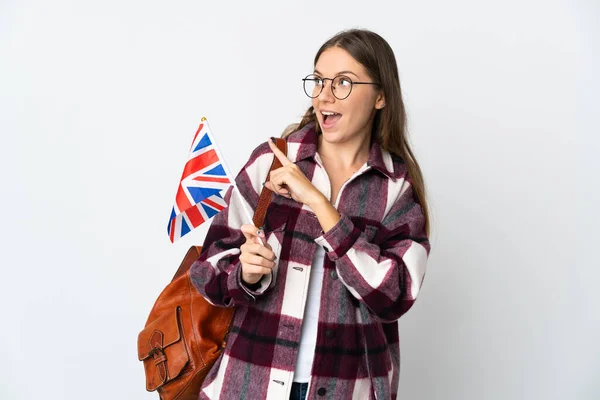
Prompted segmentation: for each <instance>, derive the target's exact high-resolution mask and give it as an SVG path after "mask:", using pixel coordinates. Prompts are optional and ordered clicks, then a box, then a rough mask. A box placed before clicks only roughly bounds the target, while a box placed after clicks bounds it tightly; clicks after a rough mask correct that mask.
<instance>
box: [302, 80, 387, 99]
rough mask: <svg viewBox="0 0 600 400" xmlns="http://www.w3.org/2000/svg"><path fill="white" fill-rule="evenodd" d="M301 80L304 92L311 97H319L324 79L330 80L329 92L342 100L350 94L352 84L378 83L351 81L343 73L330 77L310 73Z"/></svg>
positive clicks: (373, 83)
mask: <svg viewBox="0 0 600 400" xmlns="http://www.w3.org/2000/svg"><path fill="white" fill-rule="evenodd" d="M302 81H303V83H304V93H306V95H307V96H308V97H310V98H311V99H314V98H316V97H319V95H320V94H321V92H322V91H323V87H325V81H331V93H333V95H334V96H335V98H336V99H338V100H344V99H345V98H347V97H348V96H350V93H352V85H379V83H377V82H353V81H352V79H350V78H348V77H347V76H344V75H338V76H336V77H335V78H333V79H332V78H321V77H320V76H317V75H314V74H310V75H308V76H307V77H306V78H304V79H302Z"/></svg>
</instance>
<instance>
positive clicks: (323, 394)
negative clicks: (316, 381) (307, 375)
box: [317, 387, 327, 396]
mask: <svg viewBox="0 0 600 400" xmlns="http://www.w3.org/2000/svg"><path fill="white" fill-rule="evenodd" d="M325 393H327V389H325V388H324V387H322V388H319V390H317V394H318V395H319V396H325Z"/></svg>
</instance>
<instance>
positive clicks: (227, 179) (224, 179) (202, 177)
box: [194, 176, 229, 183]
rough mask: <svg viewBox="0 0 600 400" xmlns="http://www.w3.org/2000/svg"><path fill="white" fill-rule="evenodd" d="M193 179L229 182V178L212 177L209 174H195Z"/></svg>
mask: <svg viewBox="0 0 600 400" xmlns="http://www.w3.org/2000/svg"><path fill="white" fill-rule="evenodd" d="M194 180H195V181H203V182H221V183H229V178H213V177H210V176H197V177H195V178H194Z"/></svg>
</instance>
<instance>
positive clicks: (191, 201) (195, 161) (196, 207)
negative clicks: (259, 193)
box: [167, 118, 233, 242]
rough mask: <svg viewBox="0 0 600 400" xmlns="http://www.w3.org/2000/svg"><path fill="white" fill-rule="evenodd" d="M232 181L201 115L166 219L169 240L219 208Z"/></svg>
mask: <svg viewBox="0 0 600 400" xmlns="http://www.w3.org/2000/svg"><path fill="white" fill-rule="evenodd" d="M232 184H233V183H232V180H231V179H230V175H229V174H228V173H227V171H226V166H225V162H224V160H223V158H222V157H221V156H220V152H219V150H218V148H217V146H216V143H215V142H214V141H213V139H212V135H211V134H210V130H209V127H208V121H206V118H202V123H201V124H200V126H199V127H198V130H197V131H196V135H195V136H194V140H193V142H192V146H191V147H190V155H189V158H188V161H187V163H186V164H185V167H184V169H183V174H182V175H181V181H180V183H179V187H178V188H177V194H176V195H175V204H174V205H173V210H172V211H171V217H170V218H169V224H168V226H167V233H168V234H169V238H170V239H171V242H175V241H176V240H177V239H179V238H181V237H182V236H184V235H186V234H188V233H189V232H191V231H192V230H193V229H195V228H197V227H198V226H200V225H202V224H203V223H204V222H206V221H208V220H209V219H210V218H212V217H213V216H215V215H216V214H218V213H219V212H220V211H221V210H223V209H224V208H225V207H226V206H227V205H226V203H225V200H223V195H224V194H225V191H227V189H228V188H229V187H230V186H231V185H232Z"/></svg>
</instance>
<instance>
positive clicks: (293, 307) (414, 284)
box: [191, 125, 430, 400]
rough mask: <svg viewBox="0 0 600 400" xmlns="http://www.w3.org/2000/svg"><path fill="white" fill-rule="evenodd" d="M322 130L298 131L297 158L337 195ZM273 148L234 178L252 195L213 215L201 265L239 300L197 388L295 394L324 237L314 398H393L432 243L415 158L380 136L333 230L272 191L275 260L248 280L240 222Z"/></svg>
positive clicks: (233, 199) (229, 303) (213, 393)
mask: <svg viewBox="0 0 600 400" xmlns="http://www.w3.org/2000/svg"><path fill="white" fill-rule="evenodd" d="M317 138H318V134H317V133H316V132H315V130H314V129H313V125H308V126H306V127H305V128H303V129H301V130H299V131H297V132H295V133H293V134H292V135H290V136H289V137H288V138H287V140H288V158H289V159H290V160H292V161H293V162H294V163H295V164H296V165H297V166H298V167H299V168H300V169H301V170H302V172H304V174H305V175H306V176H307V177H308V179H310V180H311V181H312V183H313V185H314V186H315V187H316V188H317V189H319V190H320V191H321V192H322V193H323V194H325V195H326V196H327V197H328V198H330V196H331V188H330V182H329V178H328V176H327V174H326V172H325V169H324V168H323V164H322V162H321V159H320V157H319V154H318V153H317ZM273 157H274V156H273V153H272V152H271V150H270V149H269V146H268V144H267V143H263V144H262V145H260V146H259V147H258V148H257V149H256V150H254V152H253V153H252V155H251V157H250V160H249V161H248V162H247V163H246V165H245V166H244V167H243V168H242V170H241V172H240V173H239V175H238V176H237V178H236V182H237V185H238V188H239V190H240V192H241V194H242V195H243V196H240V195H239V194H238V193H237V192H233V191H232V190H231V189H230V190H229V191H228V192H227V194H226V196H225V199H226V201H227V203H228V204H229V207H228V208H226V209H225V210H223V211H222V212H221V213H220V214H218V215H217V216H216V217H215V218H214V220H213V222H212V225H211V227H210V229H209V231H208V233H207V236H206V240H205V243H204V248H203V252H202V254H201V256H200V258H199V259H198V261H196V262H195V263H194V264H193V265H192V270H191V275H192V280H193V283H194V285H195V286H196V288H197V289H198V291H199V292H200V293H201V294H202V295H203V296H204V297H205V298H206V299H207V300H208V301H210V302H211V303H212V304H215V305H217V306H224V307H234V306H235V307H236V312H235V316H234V319H233V324H232V327H231V330H230V333H229V335H228V338H227V345H226V347H225V350H224V351H223V353H222V355H221V357H220V358H219V359H218V360H217V362H216V364H215V366H214V367H213V368H212V369H211V371H210V372H209V374H208V376H207V378H206V380H205V381H204V384H203V387H202V390H201V393H200V399H217V398H221V399H228V400H229V399H276V400H282V399H289V396H290V390H291V386H292V380H293V377H294V364H295V362H296V356H297V354H298V349H299V343H300V333H301V328H302V318H303V315H304V307H305V304H306V299H307V291H308V290H307V289H308V285H309V276H310V269H311V264H312V260H313V255H314V254H315V251H316V249H317V246H322V247H323V248H324V250H325V252H326V254H325V260H324V270H325V273H324V275H323V286H322V291H321V299H320V310H319V323H318V331H317V344H316V349H315V356H314V361H313V366H312V372H311V378H310V382H309V388H308V396H307V398H308V399H335V400H338V399H360V400H364V399H395V398H396V396H397V392H398V380H399V368H400V346H399V340H398V323H397V320H398V318H400V316H402V315H403V314H404V313H405V312H406V311H408V309H409V308H410V307H411V306H412V305H413V303H414V302H415V299H416V297H417V294H418V293H419V290H420V288H421V284H422V281H423V277H424V274H425V267H426V263H427V258H428V256H429V251H430V245H429V241H428V238H427V235H426V233H425V219H424V216H423V211H422V208H421V206H420V205H419V204H418V203H417V202H416V201H415V197H414V194H413V190H412V186H411V184H410V177H408V176H407V167H406V165H405V164H404V162H403V161H402V158H400V157H397V156H394V155H391V154H390V153H388V152H386V151H384V150H383V149H382V148H381V146H380V145H379V144H378V143H377V142H374V143H373V145H372V146H371V150H370V155H369V160H368V162H367V163H366V164H365V165H364V166H363V167H362V168H361V169H360V170H359V171H358V172H356V173H355V174H354V175H353V176H352V177H351V178H350V179H349V180H348V181H347V182H346V183H345V184H344V185H343V186H342V188H341V190H340V193H339V195H338V200H337V202H338V204H336V208H337V210H338V212H339V213H340V214H341V216H342V217H341V219H340V221H339V222H338V223H337V224H336V225H335V226H334V227H333V228H332V229H330V230H329V231H328V232H327V233H323V230H322V228H321V226H320V224H319V222H318V220H317V218H316V215H315V214H314V213H313V212H312V211H311V209H310V208H309V207H307V206H305V205H302V204H301V203H297V202H296V201H294V200H292V199H287V198H284V197H281V196H274V198H273V201H272V203H271V204H270V205H269V208H268V209H267V214H266V218H265V226H264V230H265V235H266V238H267V242H268V243H269V244H270V245H271V247H272V248H273V251H274V252H275V254H276V256H277V259H276V266H275V268H274V269H273V272H272V274H271V275H265V276H264V277H263V279H262V280H261V281H260V285H259V287H254V288H252V289H250V288H248V287H247V286H245V285H244V284H243V283H242V281H241V263H240V261H239V255H240V246H241V245H242V244H243V243H244V242H245V239H244V236H243V234H242V232H241V231H240V229H239V228H240V226H241V225H242V224H244V223H248V222H249V221H247V217H245V213H244V212H243V209H242V208H241V207H243V206H246V207H248V208H249V209H252V210H254V209H255V208H256V205H257V203H258V198H259V194H260V191H261V189H262V182H264V181H265V180H266V176H267V173H268V170H269V167H270V165H271V162H272V161H273ZM242 197H243V198H242ZM242 202H245V203H246V204H245V205H243V204H242Z"/></svg>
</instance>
